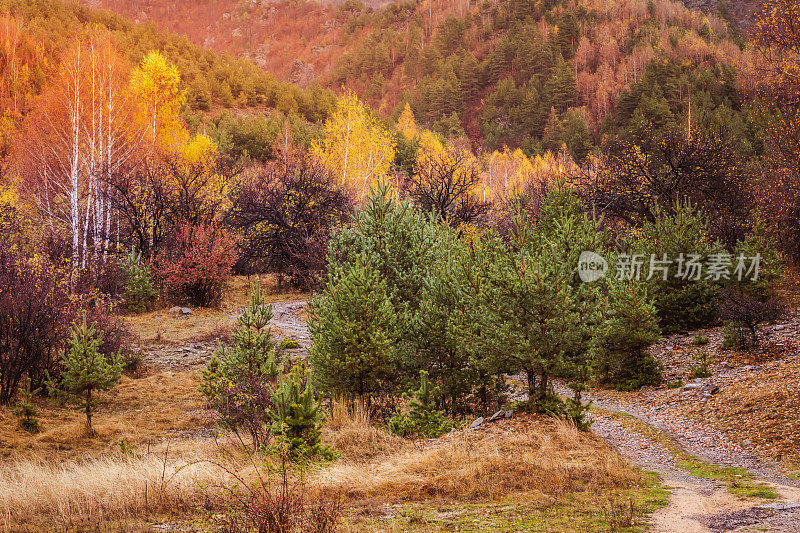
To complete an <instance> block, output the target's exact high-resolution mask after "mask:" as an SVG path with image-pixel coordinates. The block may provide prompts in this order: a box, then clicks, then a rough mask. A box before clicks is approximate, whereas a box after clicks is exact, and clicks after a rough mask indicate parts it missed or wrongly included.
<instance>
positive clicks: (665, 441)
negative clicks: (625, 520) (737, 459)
mask: <svg viewBox="0 0 800 533" xmlns="http://www.w3.org/2000/svg"><path fill="white" fill-rule="evenodd" d="M597 410H598V411H599V412H602V413H603V414H605V415H606V416H610V417H611V418H614V419H616V420H619V421H621V422H622V423H623V424H625V426H626V427H628V428H629V429H633V430H634V431H636V432H638V433H640V434H642V435H644V436H645V437H647V438H649V439H651V440H653V441H656V442H658V443H660V444H661V445H663V446H664V447H665V448H666V449H667V450H668V451H669V452H670V453H671V454H672V455H673V456H674V457H675V460H676V462H677V465H678V467H680V468H683V469H685V470H687V471H688V472H689V473H690V474H691V475H693V476H695V477H701V478H706V479H715V480H718V481H721V482H723V483H725V484H726V485H727V486H728V492H730V493H731V494H735V495H737V496H741V497H743V498H761V499H775V498H777V497H778V494H777V493H776V492H775V491H774V490H772V489H771V488H770V487H768V486H767V485H764V484H763V483H758V482H755V481H753V474H751V473H750V472H748V471H747V470H746V469H744V468H735V467H727V466H718V465H714V464H711V463H708V462H707V461H703V460H701V459H698V458H697V457H695V456H694V455H692V454H690V453H688V452H686V451H685V450H684V449H683V448H681V447H680V446H679V445H678V444H677V443H676V442H675V441H674V440H673V439H672V438H670V437H669V435H667V434H666V433H664V432H663V431H661V430H659V429H656V428H654V427H653V426H651V425H649V424H646V423H645V422H643V421H642V420H640V419H638V418H635V417H633V416H631V415H629V414H627V413H620V412H616V411H607V410H604V409H597Z"/></svg>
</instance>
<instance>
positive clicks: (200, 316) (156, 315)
mask: <svg viewBox="0 0 800 533" xmlns="http://www.w3.org/2000/svg"><path fill="white" fill-rule="evenodd" d="M260 280H261V286H262V287H263V288H264V291H265V292H266V294H267V297H266V301H267V303H272V302H282V301H287V300H299V299H304V298H307V297H308V294H307V293H303V292H297V291H293V290H290V289H287V288H285V287H280V286H278V283H277V281H276V279H275V277H274V276H272V275H264V276H261V277H260ZM255 282H256V277H255V276H252V277H250V278H248V277H247V276H236V277H234V278H233V279H232V280H231V282H230V284H229V286H228V289H227V290H226V291H225V296H224V297H223V299H222V302H221V304H220V307H219V309H201V308H194V309H193V310H192V314H191V315H188V316H180V315H176V314H170V313H169V307H168V306H167V307H166V308H164V309H159V310H156V311H152V312H150V313H143V314H140V315H133V316H129V317H126V319H125V322H126V323H127V324H128V327H129V328H130V331H131V333H133V334H134V336H135V337H137V338H138V339H139V342H141V343H153V344H183V343H188V342H198V341H205V340H214V339H215V338H216V337H217V336H219V335H221V334H224V332H226V331H229V330H230V329H231V327H232V326H233V324H234V323H235V322H236V311H238V310H239V309H240V308H241V307H242V306H244V305H245V304H246V303H247V298H248V295H249V294H250V289H251V287H252V286H253V284H255Z"/></svg>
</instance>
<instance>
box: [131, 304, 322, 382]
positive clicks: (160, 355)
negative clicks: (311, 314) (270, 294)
mask: <svg viewBox="0 0 800 533" xmlns="http://www.w3.org/2000/svg"><path fill="white" fill-rule="evenodd" d="M270 305H272V320H270V326H271V327H272V333H273V339H274V340H275V341H276V342H280V341H281V340H283V338H284V337H289V338H290V339H293V340H295V341H297V342H298V344H300V348H298V349H296V350H291V351H290V352H291V353H293V354H296V355H299V356H301V357H305V356H307V355H308V349H309V348H310V346H311V336H310V335H309V333H308V326H307V325H306V318H305V317H306V310H305V308H306V301H305V300H302V299H300V300H291V301H286V302H275V303H273V304H270ZM173 309H174V310H170V311H171V313H170V314H171V315H173V316H174V317H176V318H178V319H179V320H182V319H186V320H189V319H190V317H191V316H192V312H191V310H190V309H188V308H180V307H176V308H173ZM187 311H188V312H187ZM240 314H241V309H238V310H234V311H231V312H230V313H229V316H228V317H227V318H228V319H229V320H228V321H229V322H231V323H233V322H234V321H235V320H236V318H237V317H238V316H239V315H240ZM229 333H230V332H229V331H220V332H218V333H217V335H219V336H223V335H226V334H229ZM218 347H219V341H218V339H209V340H204V341H202V342H191V343H174V342H155V341H153V342H150V343H139V344H134V345H133V347H132V349H133V352H134V353H138V354H140V355H141V356H142V357H143V359H144V361H145V363H146V364H147V366H148V368H150V369H155V370H161V369H171V370H187V369H190V368H193V367H197V366H200V365H206V364H208V362H209V361H210V360H211V358H212V357H213V356H214V352H215V351H216V350H217V349H218Z"/></svg>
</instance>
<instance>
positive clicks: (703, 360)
mask: <svg viewBox="0 0 800 533" xmlns="http://www.w3.org/2000/svg"><path fill="white" fill-rule="evenodd" d="M692 359H693V360H694V361H695V362H696V364H695V365H692V367H691V368H690V369H689V379H695V378H707V377H710V376H711V371H710V370H709V369H708V364H709V362H710V360H709V357H708V352H705V351H703V352H700V353H696V354H693V355H692Z"/></svg>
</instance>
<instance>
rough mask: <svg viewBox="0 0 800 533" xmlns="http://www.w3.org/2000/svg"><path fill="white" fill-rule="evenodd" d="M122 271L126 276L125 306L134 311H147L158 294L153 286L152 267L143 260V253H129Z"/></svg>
mask: <svg viewBox="0 0 800 533" xmlns="http://www.w3.org/2000/svg"><path fill="white" fill-rule="evenodd" d="M122 272H123V274H124V277H125V282H124V286H125V293H124V295H123V297H124V298H125V306H126V307H127V308H128V310H129V311H132V312H134V313H141V312H143V311H146V310H147V309H148V307H149V305H150V303H151V302H152V301H153V300H155V298H156V296H157V294H156V290H155V288H153V282H152V280H151V275H150V267H149V266H147V265H146V264H145V263H143V262H142V254H140V253H139V254H137V253H134V252H131V253H130V254H128V256H127V257H125V259H124V261H123V263H122Z"/></svg>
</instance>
